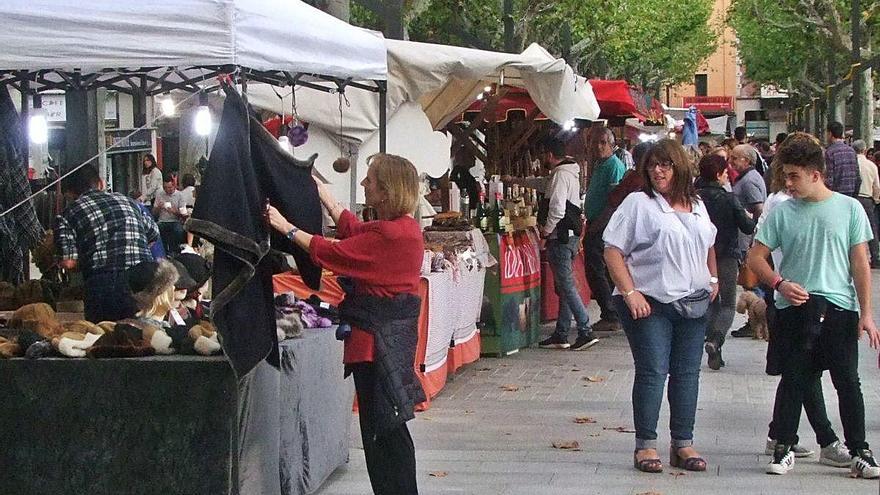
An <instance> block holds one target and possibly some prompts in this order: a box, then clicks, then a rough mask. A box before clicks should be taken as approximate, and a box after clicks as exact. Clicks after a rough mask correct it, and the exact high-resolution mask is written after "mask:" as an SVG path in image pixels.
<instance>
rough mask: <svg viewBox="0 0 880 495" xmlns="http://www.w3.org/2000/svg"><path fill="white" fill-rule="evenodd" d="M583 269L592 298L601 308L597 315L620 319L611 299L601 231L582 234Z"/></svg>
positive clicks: (615, 319)
mask: <svg viewBox="0 0 880 495" xmlns="http://www.w3.org/2000/svg"><path fill="white" fill-rule="evenodd" d="M584 271H585V272H586V275H587V283H588V284H589V285H590V292H591V293H592V294H593V299H595V300H596V304H598V305H599V309H600V310H601V314H600V315H599V317H600V318H601V319H603V320H608V321H620V316H619V315H618V314H617V309H616V308H615V307H614V302H613V301H612V299H611V281H610V279H609V276H608V267H607V266H605V242H604V241H602V233H601V232H598V233H593V232H587V235H585V236H584Z"/></svg>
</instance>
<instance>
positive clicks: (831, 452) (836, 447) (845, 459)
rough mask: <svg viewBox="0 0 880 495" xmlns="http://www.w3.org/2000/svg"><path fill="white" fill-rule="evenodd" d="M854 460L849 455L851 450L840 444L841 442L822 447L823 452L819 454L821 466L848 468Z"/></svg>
mask: <svg viewBox="0 0 880 495" xmlns="http://www.w3.org/2000/svg"><path fill="white" fill-rule="evenodd" d="M852 460H853V457H852V456H851V455H849V450H847V448H846V447H845V446H844V445H843V444H842V443H840V440H838V441H836V442H834V443H832V444H831V445H829V446H827V447H822V452H821V453H820V454H819V464H825V465H826V466H834V467H839V468H848V467H850V466H851V465H852Z"/></svg>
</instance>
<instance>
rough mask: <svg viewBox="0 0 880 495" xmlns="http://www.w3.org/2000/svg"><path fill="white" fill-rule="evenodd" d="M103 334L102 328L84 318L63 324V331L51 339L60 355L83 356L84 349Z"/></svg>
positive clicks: (84, 353)
mask: <svg viewBox="0 0 880 495" xmlns="http://www.w3.org/2000/svg"><path fill="white" fill-rule="evenodd" d="M101 335H104V329H103V328H101V327H99V326H98V325H95V324H94V323H92V322H90V321H86V320H79V321H73V322H69V323H65V324H64V333H62V334H61V335H59V336H57V337H55V338H53V339H52V347H53V348H54V349H55V350H56V351H57V352H58V353H59V354H61V355H62V356H67V357H85V356H86V351H87V350H88V349H89V348H90V347H92V345H93V344H94V343H95V342H96V341H97V340H98V339H99V338H100V337H101Z"/></svg>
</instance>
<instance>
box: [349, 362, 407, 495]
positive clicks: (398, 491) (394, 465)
mask: <svg viewBox="0 0 880 495" xmlns="http://www.w3.org/2000/svg"><path fill="white" fill-rule="evenodd" d="M351 368H352V372H353V373H354V388H355V390H356V391H357V398H358V410H359V411H360V412H359V414H358V420H359V422H360V427H361V439H362V440H363V444H364V458H365V459H366V461H367V472H368V473H369V475H370V485H371V486H372V488H373V493H374V494H375V495H417V494H418V493H419V489H418V482H417V478H416V449H415V446H414V445H413V441H412V436H410V434H409V429H408V428H407V427H406V423H401V424H400V425H398V426H397V427H395V428H393V429H391V430H386V431H385V432H384V433H383V434H382V435H379V434H377V429H378V427H379V422H378V419H379V418H377V417H376V416H375V414H374V411H376V407H375V404H374V401H375V400H376V395H375V392H374V391H375V390H376V389H377V385H378V383H377V370H376V366H374V365H373V364H372V363H357V364H353V365H351Z"/></svg>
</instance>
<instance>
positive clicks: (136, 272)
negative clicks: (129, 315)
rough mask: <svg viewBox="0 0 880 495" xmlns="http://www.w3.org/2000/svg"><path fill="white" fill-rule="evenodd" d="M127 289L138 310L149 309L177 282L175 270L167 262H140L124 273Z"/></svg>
mask: <svg viewBox="0 0 880 495" xmlns="http://www.w3.org/2000/svg"><path fill="white" fill-rule="evenodd" d="M125 277H126V280H127V281H128V288H129V289H131V295H132V297H133V298H134V300H135V302H136V303H137V305H138V307H139V308H145V307H149V306H150V304H152V302H153V301H154V300H155V299H156V298H157V297H159V295H161V294H162V293H163V292H165V291H166V290H168V288H169V287H173V286H174V282H176V281H177V277H178V273H177V268H175V267H174V265H173V264H172V263H171V262H170V261H168V260H164V259H163V260H159V261H142V262H140V263H138V264H137V265H134V266H132V267H131V268H129V269H128V270H126V272H125Z"/></svg>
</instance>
